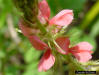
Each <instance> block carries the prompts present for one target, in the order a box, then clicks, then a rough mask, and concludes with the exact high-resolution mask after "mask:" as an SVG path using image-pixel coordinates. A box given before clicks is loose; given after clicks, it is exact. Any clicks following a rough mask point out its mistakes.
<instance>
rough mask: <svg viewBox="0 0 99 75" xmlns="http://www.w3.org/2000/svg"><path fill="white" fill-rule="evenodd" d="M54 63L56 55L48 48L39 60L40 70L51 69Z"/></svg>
mask: <svg viewBox="0 0 99 75" xmlns="http://www.w3.org/2000/svg"><path fill="white" fill-rule="evenodd" d="M54 63H55V57H54V56H53V55H52V53H51V50H50V49H48V50H47V51H46V52H45V53H44V55H43V57H42V58H41V60H40V62H39V65H38V70H39V72H41V71H46V70H48V69H50V68H51V67H52V66H53V65H54Z"/></svg>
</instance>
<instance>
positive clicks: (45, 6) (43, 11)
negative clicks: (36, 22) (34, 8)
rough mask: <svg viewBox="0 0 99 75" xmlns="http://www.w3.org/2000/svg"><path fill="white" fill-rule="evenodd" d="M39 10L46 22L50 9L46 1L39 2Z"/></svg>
mask: <svg viewBox="0 0 99 75" xmlns="http://www.w3.org/2000/svg"><path fill="white" fill-rule="evenodd" d="M38 7H39V10H40V12H41V14H42V16H43V17H44V18H45V19H46V20H47V21H48V18H49V17H50V8H49V5H48V3H47V1H46V0H42V1H41V2H39V5H38Z"/></svg>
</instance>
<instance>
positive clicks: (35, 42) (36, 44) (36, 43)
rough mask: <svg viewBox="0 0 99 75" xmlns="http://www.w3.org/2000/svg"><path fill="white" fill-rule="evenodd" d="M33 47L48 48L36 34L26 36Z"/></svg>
mask: <svg viewBox="0 0 99 75" xmlns="http://www.w3.org/2000/svg"><path fill="white" fill-rule="evenodd" d="M28 39H29V40H30V42H31V44H32V45H33V47H34V48H35V49H37V50H46V49H47V48H48V46H47V44H46V43H44V42H43V41H41V40H40V39H39V38H38V37H37V36H34V35H33V36H30V37H28Z"/></svg>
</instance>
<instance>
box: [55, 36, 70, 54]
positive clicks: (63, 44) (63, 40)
mask: <svg viewBox="0 0 99 75" xmlns="http://www.w3.org/2000/svg"><path fill="white" fill-rule="evenodd" d="M56 43H57V44H58V45H59V46H60V48H61V49H59V48H57V47H56V48H57V50H58V51H59V52H60V53H62V54H67V53H68V50H69V44H70V40H69V38H67V37H59V38H57V39H56Z"/></svg>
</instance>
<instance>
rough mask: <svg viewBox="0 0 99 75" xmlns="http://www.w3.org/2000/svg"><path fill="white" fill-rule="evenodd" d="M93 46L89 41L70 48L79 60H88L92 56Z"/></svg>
mask: <svg viewBox="0 0 99 75" xmlns="http://www.w3.org/2000/svg"><path fill="white" fill-rule="evenodd" d="M92 48H93V47H92V45H90V44H89V43H88V42H81V43H79V44H77V45H76V46H74V47H72V48H70V53H72V54H73V55H74V56H75V57H76V59H77V60H78V61H79V62H87V61H88V60H90V59H91V58H92V56H91V53H92V51H91V49H92Z"/></svg>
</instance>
